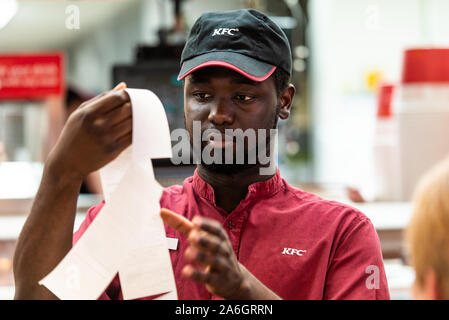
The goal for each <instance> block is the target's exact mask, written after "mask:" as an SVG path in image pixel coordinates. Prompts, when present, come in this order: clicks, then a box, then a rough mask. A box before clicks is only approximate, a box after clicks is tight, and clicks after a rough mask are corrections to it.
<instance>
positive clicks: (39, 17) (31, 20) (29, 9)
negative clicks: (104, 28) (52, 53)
mask: <svg viewBox="0 0 449 320" xmlns="http://www.w3.org/2000/svg"><path fill="white" fill-rule="evenodd" d="M0 1H1V0H0ZM139 1H140V0H109V1H105V0H103V1H98V0H89V1H87V0H85V1H63V0H19V1H18V2H19V10H18V12H17V14H16V15H15V17H14V18H13V19H12V20H11V21H10V23H9V24H8V25H6V27H4V28H3V29H0V51H2V52H5V51H9V52H11V51H16V52H17V51H23V50H52V49H63V48H65V47H67V46H69V45H70V44H71V43H73V42H75V41H76V40H77V39H79V37H81V36H82V35H84V34H86V33H89V32H90V31H91V30H93V29H95V28H96V27H98V26H99V25H101V24H102V23H104V22H105V21H107V20H109V19H112V18H113V17H114V16H115V15H117V14H119V13H120V11H122V10H124V9H126V8H128V7H130V6H136V5H138V3H139ZM69 5H76V6H78V7H79V10H80V29H79V30H69V29H67V28H66V26H65V21H66V19H67V17H68V14H66V7H67V6H69Z"/></svg>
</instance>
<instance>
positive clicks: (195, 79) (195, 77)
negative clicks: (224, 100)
mask: <svg viewBox="0 0 449 320" xmlns="http://www.w3.org/2000/svg"><path fill="white" fill-rule="evenodd" d="M190 82H191V83H206V82H210V79H209V77H205V76H198V75H193V74H192V75H191V76H190Z"/></svg>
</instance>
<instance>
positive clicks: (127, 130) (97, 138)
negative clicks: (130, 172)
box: [48, 83, 132, 180]
mask: <svg viewBox="0 0 449 320" xmlns="http://www.w3.org/2000/svg"><path fill="white" fill-rule="evenodd" d="M123 88H126V85H125V84H122V83H121V84H119V85H118V86H117V87H116V88H114V89H113V90H111V91H109V92H105V93H103V94H101V95H98V96H96V97H94V98H92V99H91V100H89V101H86V102H84V103H83V104H81V105H80V107H79V108H78V109H77V110H76V111H74V112H73V113H72V114H71V115H70V117H69V119H68V120H67V123H66V124H65V126H64V129H63V131H62V133H61V136H60V138H59V140H58V142H57V143H56V146H55V147H54V148H53V150H52V151H51V153H50V155H49V159H48V166H49V167H50V168H51V169H52V171H53V172H54V173H56V174H57V175H58V176H60V177H62V178H64V177H70V178H75V179H77V180H82V179H84V178H85V177H86V176H87V175H88V174H89V173H91V172H93V171H96V170H98V169H100V168H101V167H103V166H104V165H105V164H107V163H108V162H110V161H112V160H113V159H115V158H116V157H117V156H118V155H119V154H120V152H122V151H123V150H124V149H125V148H127V147H128V146H129V145H130V144H131V139H132V115H131V103H130V99H129V96H128V94H127V93H126V92H125V91H124V90H122V89H123Z"/></svg>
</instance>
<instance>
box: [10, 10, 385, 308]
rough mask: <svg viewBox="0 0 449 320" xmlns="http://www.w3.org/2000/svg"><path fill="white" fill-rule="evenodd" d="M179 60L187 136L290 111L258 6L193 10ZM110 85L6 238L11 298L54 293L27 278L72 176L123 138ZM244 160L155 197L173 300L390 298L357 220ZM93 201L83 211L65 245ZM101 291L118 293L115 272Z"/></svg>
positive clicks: (355, 214) (42, 263)
mask: <svg viewBox="0 0 449 320" xmlns="http://www.w3.org/2000/svg"><path fill="white" fill-rule="evenodd" d="M181 63H182V66H181V71H180V74H179V79H180V80H181V79H183V80H184V109H185V118H186V127H187V129H188V131H189V133H190V136H191V137H192V136H193V134H192V131H193V129H192V126H193V123H194V121H200V123H201V130H202V131H205V130H207V129H216V130H218V131H219V132H222V133H223V132H226V129H242V130H244V131H245V130H247V129H262V130H269V129H272V128H276V127H277V120H278V118H281V119H287V118H288V116H289V114H290V108H291V104H292V100H293V97H294V93H295V89H294V87H293V85H291V84H289V82H288V81H289V76H290V73H291V51H290V47H289V44H288V40H287V38H286V36H285V34H284V33H283V32H282V31H281V30H280V28H279V27H278V26H277V25H276V24H275V23H273V22H272V21H271V20H270V19H268V17H266V16H265V15H263V14H262V13H260V12H258V11H255V10H237V11H227V12H215V13H208V14H204V15H202V16H201V17H200V18H199V19H198V20H197V22H196V23H195V25H194V26H193V28H192V30H191V32H190V35H189V38H188V41H187V43H186V46H185V48H184V51H183V53H182V57H181ZM120 88H121V87H118V88H116V90H115V91H112V92H109V93H105V94H103V95H100V96H99V97H96V98H94V99H92V100H91V101H89V102H87V103H85V104H83V105H82V106H81V108H80V109H79V110H77V111H76V112H75V113H74V115H73V116H71V117H70V119H69V121H68V123H67V125H66V126H65V128H64V130H63V132H62V134H61V138H60V140H59V142H58V143H57V146H56V147H55V148H54V150H53V152H52V153H51V155H50V157H49V159H48V161H47V164H46V168H45V173H44V176H43V179H42V185H41V188H40V190H39V192H38V194H37V197H36V200H35V202H34V205H33V208H32V212H31V214H30V217H29V218H28V220H27V222H26V224H25V226H24V229H23V231H22V234H21V236H20V239H19V243H18V245H17V250H16V256H15V261H14V266H15V279H16V298H51V297H53V295H52V294H51V293H50V292H49V291H48V290H46V289H45V288H43V287H40V286H39V285H38V284H37V282H38V281H39V280H40V279H41V278H42V277H43V276H45V275H46V274H47V273H48V272H49V271H50V270H52V268H54V266H55V265H56V264H57V263H58V262H59V261H60V260H61V259H62V258H63V256H64V255H65V254H66V253H67V252H68V251H69V250H70V248H71V245H72V241H71V240H72V234H71V232H72V230H73V219H74V216H75V206H76V199H77V191H78V189H79V184H80V181H82V178H83V177H85V176H86V175H87V174H88V173H89V172H92V171H94V170H97V169H99V168H101V167H102V166H104V165H105V164H106V163H108V162H109V161H111V160H112V159H114V158H115V157H116V156H117V155H118V154H119V153H120V152H121V151H122V150H124V148H126V147H127V146H128V145H129V144H130V143H131V130H132V128H131V120H130V119H131V111H130V105H129V98H128V96H127V94H126V93H125V92H124V91H123V90H119V89H120ZM266 142H267V143H268V142H270V139H267V141H266ZM207 146H209V147H210V146H211V147H212V149H213V151H214V152H216V151H217V150H219V149H223V148H224V147H225V146H226V142H225V141H224V140H209V141H206V142H204V143H203V144H202V146H201V147H202V148H203V149H204V148H205V147H207ZM252 147H253V146H248V145H247V146H245V152H246V154H248V151H249V149H250V148H252ZM267 149H268V150H269V151H270V152H271V150H270V148H267ZM233 151H234V152H235V151H236V150H235V149H234V150H233ZM217 152H218V151H217ZM245 158H246V160H245V163H243V164H205V163H200V164H199V165H198V167H197V170H196V171H195V174H194V176H193V177H190V178H188V179H186V180H185V181H184V183H183V185H182V186H173V187H170V188H166V189H165V190H164V192H163V195H162V197H161V200H160V204H161V208H168V209H170V210H171V211H174V212H175V213H176V214H173V213H171V212H168V211H164V212H165V214H164V217H165V218H164V219H165V221H166V222H167V223H168V224H167V225H166V233H167V236H168V237H173V238H178V239H179V245H178V248H177V250H170V255H171V259H172V265H173V271H174V274H175V279H176V286H177V291H178V296H179V298H180V299H217V298H225V299H388V298H389V293H388V286H387V282H386V278H385V272H384V268H383V261H382V256H381V251H380V246H379V240H378V238H377V234H376V232H375V230H374V228H373V226H372V224H371V222H370V221H369V220H368V218H367V217H366V216H364V215H363V214H362V213H361V212H359V211H357V210H355V209H353V208H350V207H348V206H345V205H343V204H339V203H336V202H331V201H325V200H323V199H321V198H319V197H317V196H315V195H312V194H309V193H307V192H304V191H302V190H300V189H296V188H293V187H291V186H289V185H288V184H287V182H286V181H285V180H283V179H282V178H281V177H280V173H279V170H278V171H277V172H275V173H274V174H273V173H271V174H270V175H264V174H261V169H262V167H263V165H262V164H261V163H259V162H256V163H255V164H251V163H250V162H249V161H248V157H247V156H245ZM142 196H145V195H142ZM102 206H103V204H100V205H98V206H96V207H94V208H91V209H90V210H89V211H88V213H87V217H86V219H85V221H84V223H83V224H82V226H81V227H80V229H79V230H78V231H77V232H76V233H75V235H74V237H73V242H74V243H76V241H77V240H78V239H79V238H80V237H81V236H82V234H83V233H84V231H85V230H86V229H87V228H88V226H89V224H90V223H91V222H92V221H93V219H95V217H96V215H97V214H98V213H99V212H100V211H101V208H102ZM167 212H168V213H169V214H168V218H167ZM123 214H126V212H124V213H123ZM177 214H179V215H180V216H178V215H177ZM194 218H195V219H194ZM192 220H193V222H190V221H192ZM173 227H174V228H173ZM100 298H105V299H119V298H121V291H120V281H119V279H118V277H116V278H115V279H114V281H113V282H112V283H111V285H110V286H109V287H108V289H107V290H106V291H105V293H104V294H103V295H102V296H101V297H100ZM149 298H152V297H149Z"/></svg>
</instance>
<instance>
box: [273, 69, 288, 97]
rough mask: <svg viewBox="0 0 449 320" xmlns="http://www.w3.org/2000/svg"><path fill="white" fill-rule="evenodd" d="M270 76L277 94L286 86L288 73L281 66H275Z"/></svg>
mask: <svg viewBox="0 0 449 320" xmlns="http://www.w3.org/2000/svg"><path fill="white" fill-rule="evenodd" d="M272 77H273V79H274V84H275V86H276V93H277V95H278V96H279V95H280V94H281V92H282V90H284V89H285V88H287V86H288V84H289V83H290V75H289V74H288V73H287V72H286V71H284V70H282V69H281V68H276V70H274V72H273V74H272Z"/></svg>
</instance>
